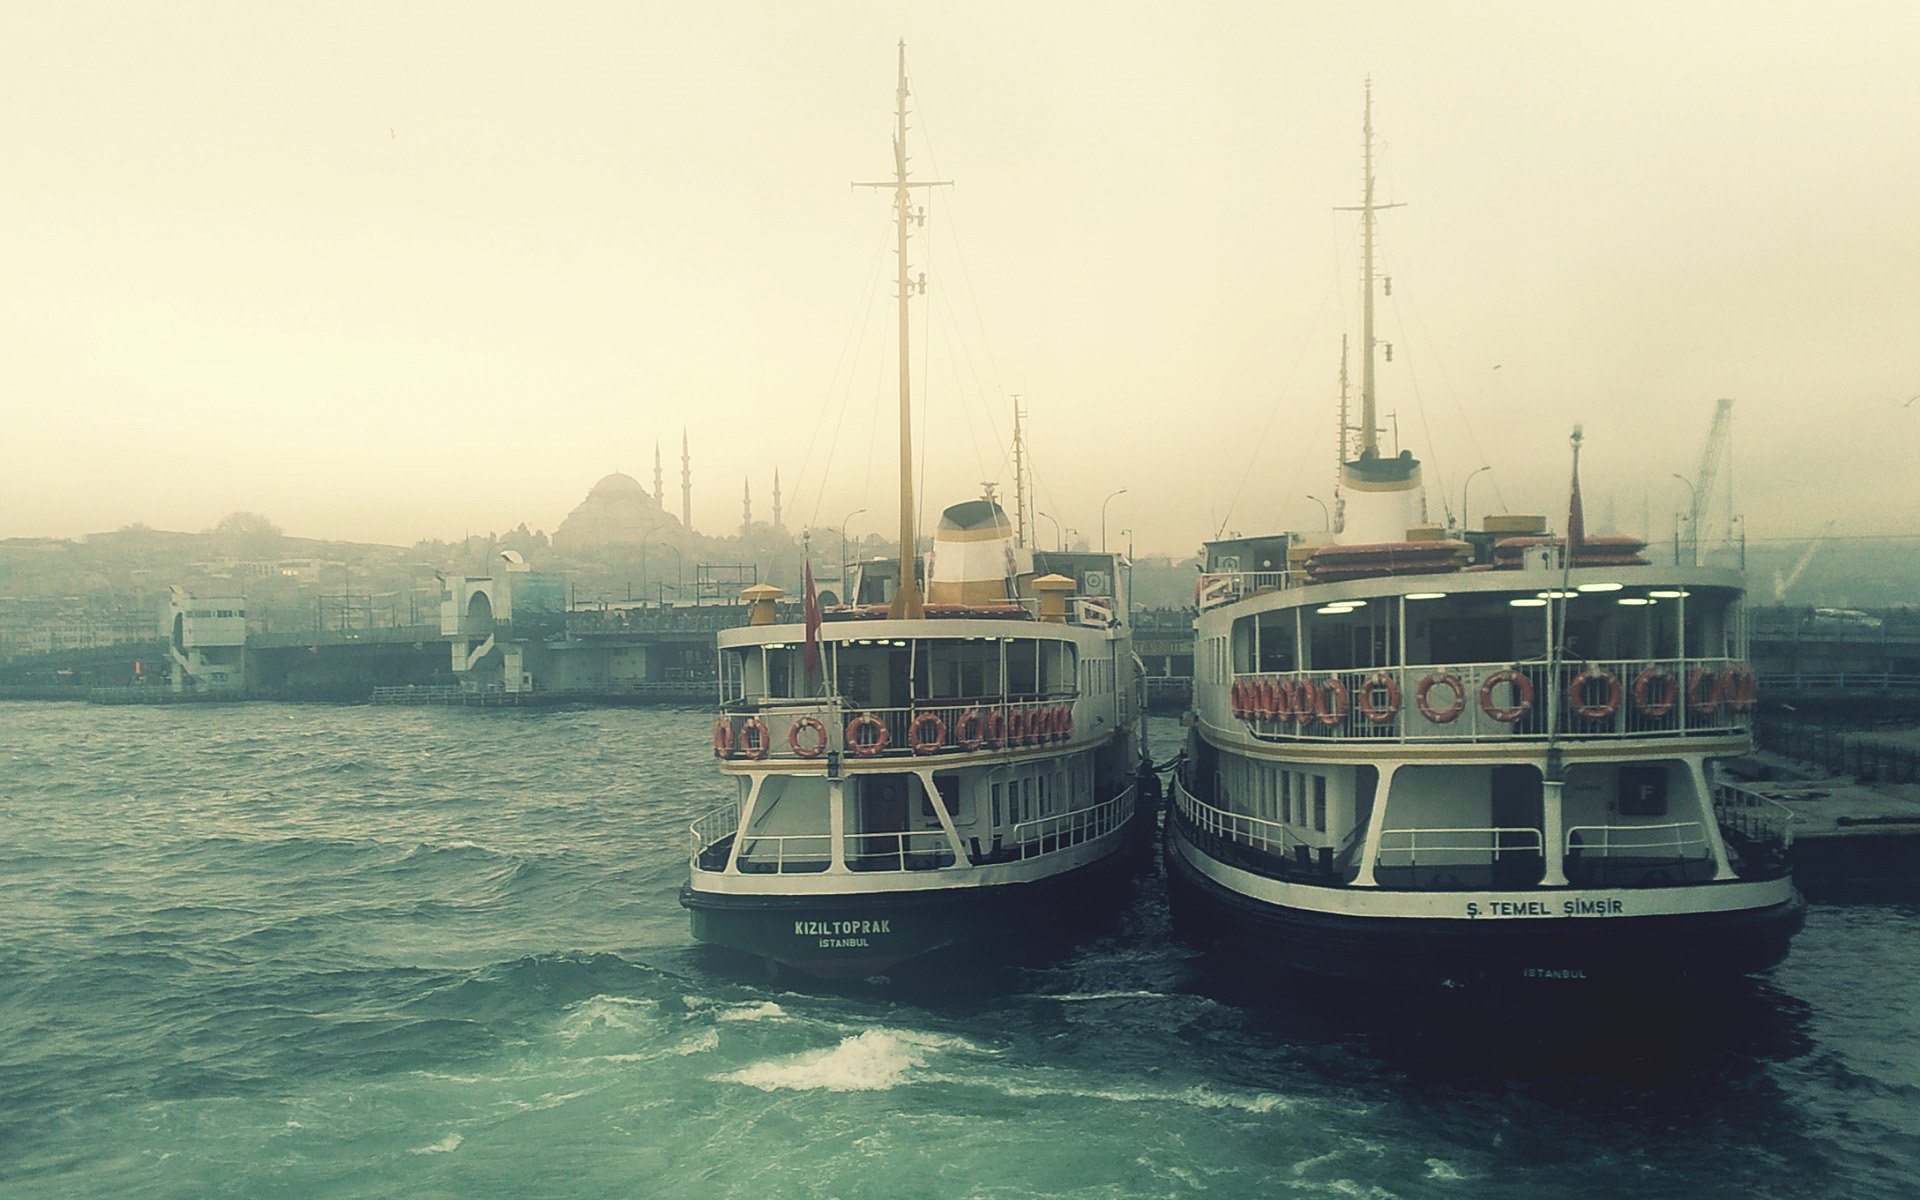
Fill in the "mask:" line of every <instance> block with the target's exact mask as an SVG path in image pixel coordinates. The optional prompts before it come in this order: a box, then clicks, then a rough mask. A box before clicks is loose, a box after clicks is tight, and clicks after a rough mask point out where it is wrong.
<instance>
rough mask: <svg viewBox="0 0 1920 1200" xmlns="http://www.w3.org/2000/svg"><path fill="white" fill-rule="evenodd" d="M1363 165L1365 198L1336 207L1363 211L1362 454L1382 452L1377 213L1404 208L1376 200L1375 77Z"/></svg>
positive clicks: (1364, 136)
mask: <svg viewBox="0 0 1920 1200" xmlns="http://www.w3.org/2000/svg"><path fill="white" fill-rule="evenodd" d="M1361 140H1362V143H1363V144H1362V147H1361V149H1362V153H1361V161H1362V164H1363V166H1362V169H1361V201H1360V203H1359V204H1357V205H1347V206H1344V207H1342V208H1339V209H1336V210H1335V211H1337V212H1357V213H1359V214H1360V285H1361V286H1360V302H1361V303H1360V454H1361V455H1362V456H1363V457H1367V456H1368V452H1369V451H1372V452H1373V454H1376V455H1377V454H1378V453H1379V452H1380V447H1379V439H1378V437H1377V436H1376V434H1375V430H1374V425H1375V422H1376V420H1377V418H1376V417H1375V415H1374V391H1373V347H1374V338H1373V285H1374V282H1375V280H1376V278H1377V277H1376V276H1375V274H1374V270H1373V214H1375V213H1377V212H1379V211H1380V210H1381V209H1385V208H1403V207H1405V205H1404V204H1376V203H1374V200H1373V79H1372V78H1371V77H1369V78H1368V79H1367V102H1366V111H1365V115H1364V118H1363V120H1362V122H1361Z"/></svg>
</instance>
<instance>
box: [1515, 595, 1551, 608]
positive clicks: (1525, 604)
mask: <svg viewBox="0 0 1920 1200" xmlns="http://www.w3.org/2000/svg"><path fill="white" fill-rule="evenodd" d="M1507 603H1508V604H1511V605H1512V606H1513V607H1515V608H1545V607H1546V606H1547V602H1546V601H1545V600H1537V599H1534V598H1533V597H1531V596H1522V597H1520V598H1519V599H1518V600H1509V601H1507Z"/></svg>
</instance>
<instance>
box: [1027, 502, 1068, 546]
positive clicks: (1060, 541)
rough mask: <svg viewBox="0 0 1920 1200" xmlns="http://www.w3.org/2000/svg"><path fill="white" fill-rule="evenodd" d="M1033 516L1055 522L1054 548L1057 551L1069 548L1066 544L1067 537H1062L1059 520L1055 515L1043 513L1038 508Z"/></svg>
mask: <svg viewBox="0 0 1920 1200" xmlns="http://www.w3.org/2000/svg"><path fill="white" fill-rule="evenodd" d="M1033 515H1034V516H1036V517H1045V518H1046V519H1047V520H1049V521H1052V522H1053V548H1054V549H1055V550H1065V549H1066V548H1067V543H1066V539H1065V536H1064V535H1062V534H1061V532H1060V521H1059V519H1058V518H1056V517H1055V516H1053V514H1051V513H1043V512H1041V511H1040V510H1039V509H1037V508H1036V509H1034V510H1033Z"/></svg>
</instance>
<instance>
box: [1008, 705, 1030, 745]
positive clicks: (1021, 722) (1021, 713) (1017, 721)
mask: <svg viewBox="0 0 1920 1200" xmlns="http://www.w3.org/2000/svg"><path fill="white" fill-rule="evenodd" d="M1026 744H1027V710H1026V709H1024V708H1016V709H1014V710H1013V711H1012V712H1010V713H1008V714H1007V745H1009V746H1024V745H1026Z"/></svg>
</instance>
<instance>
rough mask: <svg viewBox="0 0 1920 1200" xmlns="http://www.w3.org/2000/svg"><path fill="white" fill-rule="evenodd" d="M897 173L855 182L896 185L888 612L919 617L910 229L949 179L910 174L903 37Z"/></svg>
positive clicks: (921, 220)
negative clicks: (894, 513) (895, 481)
mask: <svg viewBox="0 0 1920 1200" xmlns="http://www.w3.org/2000/svg"><path fill="white" fill-rule="evenodd" d="M894 118H895V126H894V134H893V178H892V179H890V180H882V181H878V182H867V183H856V184H854V186H855V187H870V188H892V189H893V210H894V220H895V222H896V223H897V226H898V231H899V236H898V241H897V243H896V251H897V254H898V256H899V278H898V281H897V285H898V289H899V300H900V586H899V588H898V589H897V590H896V591H895V592H894V594H893V605H892V608H891V610H890V611H889V613H888V615H889V616H891V617H894V618H896V619H915V618H918V617H922V616H925V615H926V602H925V598H924V597H923V596H922V594H921V591H920V579H919V573H918V571H916V570H915V561H916V560H917V559H918V557H919V555H918V553H917V549H918V547H917V544H916V543H917V535H916V534H915V532H914V511H913V405H912V390H911V389H912V383H911V376H910V372H909V367H908V363H909V360H908V357H907V300H908V298H909V297H910V296H911V295H912V294H913V293H914V292H915V291H925V290H926V286H927V283H926V276H925V274H922V275H921V277H920V281H919V283H918V285H917V286H916V285H915V283H914V281H913V280H912V279H911V278H910V277H909V275H908V272H907V230H908V228H909V227H910V226H912V225H915V224H924V223H925V222H926V219H927V214H926V210H925V209H919V210H916V209H915V208H914V207H913V189H914V188H917V187H918V188H925V187H941V186H943V185H945V184H947V183H949V182H951V181H950V180H944V179H939V180H918V181H916V180H910V179H908V178H907V43H906V41H905V40H904V39H903V40H902V41H901V42H900V82H899V86H898V87H897V88H896V90H895V92H894Z"/></svg>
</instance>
